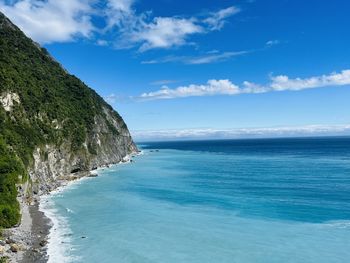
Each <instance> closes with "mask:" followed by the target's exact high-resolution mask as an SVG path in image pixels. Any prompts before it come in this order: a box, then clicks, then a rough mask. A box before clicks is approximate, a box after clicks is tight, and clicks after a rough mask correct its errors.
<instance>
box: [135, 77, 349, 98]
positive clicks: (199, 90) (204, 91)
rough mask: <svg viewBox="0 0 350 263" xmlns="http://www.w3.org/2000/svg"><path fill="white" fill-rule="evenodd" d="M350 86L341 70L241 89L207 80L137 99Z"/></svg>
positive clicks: (227, 82) (245, 84)
mask: <svg viewBox="0 0 350 263" xmlns="http://www.w3.org/2000/svg"><path fill="white" fill-rule="evenodd" d="M343 85H350V70H343V71H341V72H340V73H331V74H329V75H321V76H315V77H310V78H304V79H302V78H295V79H290V78H289V77H288V76H284V75H280V76H275V77H271V82H270V83H269V84H267V85H260V84H256V83H252V82H249V81H244V82H243V85H242V87H239V86H238V85H235V84H234V83H232V82H231V81H230V80H228V79H223V80H215V79H213V80H209V81H208V83H207V84H204V85H195V84H191V85H189V86H181V87H178V88H175V89H170V88H169V87H167V86H163V87H162V88H161V89H160V90H158V91H154V92H149V93H143V94H142V95H141V96H139V97H138V99H141V100H155V99H173V98H181V97H192V96H212V95H239V94H249V93H266V92H273V91H285V90H291V91H298V90H303V89H312V88H320V87H327V86H343Z"/></svg>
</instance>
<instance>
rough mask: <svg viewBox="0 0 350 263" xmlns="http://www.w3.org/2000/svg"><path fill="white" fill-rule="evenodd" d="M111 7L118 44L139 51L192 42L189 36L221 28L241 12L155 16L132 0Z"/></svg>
mask: <svg viewBox="0 0 350 263" xmlns="http://www.w3.org/2000/svg"><path fill="white" fill-rule="evenodd" d="M114 1H115V0H114ZM114 1H113V2H114ZM108 6H109V8H110V10H108V12H107V15H108V21H109V23H108V25H109V26H108V27H109V29H111V30H114V29H117V31H118V32H119V38H118V41H117V42H116V47H117V48H132V47H136V48H138V50H139V51H140V52H144V51H147V50H150V49H168V48H172V47H178V46H183V45H188V44H192V42H191V41H190V40H189V37H190V36H192V35H195V34H208V33H210V32H212V31H215V30H220V29H221V28H222V27H223V26H224V24H225V21H226V19H227V18H228V17H230V16H232V15H234V14H237V13H238V12H239V11H240V10H239V9H238V8H236V7H233V6H232V7H228V8H225V9H221V10H218V11H217V12H212V13H209V14H207V15H206V16H205V17H200V16H190V17H185V16H172V17H152V16H151V12H143V13H137V12H136V11H135V10H134V9H133V8H132V1H127V4H126V5H122V8H121V7H120V6H119V5H117V6H116V5H115V4H113V5H112V4H109V5H108Z"/></svg>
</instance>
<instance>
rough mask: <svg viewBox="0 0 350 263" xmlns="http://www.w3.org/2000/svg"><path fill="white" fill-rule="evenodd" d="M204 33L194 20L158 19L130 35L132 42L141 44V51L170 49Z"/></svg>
mask: <svg viewBox="0 0 350 263" xmlns="http://www.w3.org/2000/svg"><path fill="white" fill-rule="evenodd" d="M201 32H203V28H202V27H201V26H199V25H197V24H195V21H194V20H192V19H184V18H175V17H156V18H154V20H153V21H152V22H151V23H149V24H144V26H143V27H142V28H141V29H139V30H137V31H134V32H131V33H130V39H129V40H130V41H131V42H134V43H141V46H140V48H139V50H140V51H146V50H149V49H153V48H170V47H175V46H182V45H184V44H186V43H187V37H188V36H189V35H193V34H197V33H201Z"/></svg>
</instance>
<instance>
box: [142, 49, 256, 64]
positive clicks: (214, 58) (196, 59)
mask: <svg viewBox="0 0 350 263" xmlns="http://www.w3.org/2000/svg"><path fill="white" fill-rule="evenodd" d="M249 52H251V51H235V52H234V51H230V52H219V51H216V52H212V51H211V52H209V53H207V54H204V55H200V56H167V57H162V58H158V59H152V60H145V61H142V62H141V64H163V63H169V62H178V63H183V64H188V65H200V64H210V63H216V62H223V61H227V60H229V59H231V58H233V57H237V56H242V55H245V54H247V53H249Z"/></svg>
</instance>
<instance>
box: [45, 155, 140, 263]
mask: <svg viewBox="0 0 350 263" xmlns="http://www.w3.org/2000/svg"><path fill="white" fill-rule="evenodd" d="M133 155H141V153H135V154H133ZM124 159H125V160H127V162H125V160H124ZM130 160H131V155H127V156H126V157H124V158H123V161H121V162H119V164H115V165H111V166H109V167H110V168H112V167H116V166H117V165H120V164H126V163H130ZM106 168H107V167H99V168H97V169H96V170H94V171H90V173H92V174H95V175H101V171H104V170H105V169H106ZM110 168H108V169H110ZM92 179H94V178H93V177H81V178H79V179H78V180H75V181H67V182H65V183H63V184H62V186H60V187H58V188H57V189H55V190H53V191H52V192H51V193H50V194H49V195H44V196H41V197H40V204H39V210H40V211H42V212H43V213H44V214H45V216H46V217H48V218H49V219H50V220H51V224H52V226H51V228H50V232H49V235H48V245H47V255H48V263H57V262H60V263H70V262H75V261H76V260H78V259H79V258H77V257H76V256H73V255H72V254H71V253H70V252H71V251H74V250H75V248H74V247H73V246H72V244H71V236H72V231H71V229H70V226H69V223H68V220H67V218H66V217H64V216H62V215H60V213H59V211H58V210H57V209H56V208H55V203H54V201H53V199H52V198H53V197H61V196H62V193H63V192H64V191H67V190H71V189H74V188H75V187H77V186H78V185H80V184H81V183H82V182H83V181H85V180H92ZM65 209H66V211H67V212H68V213H74V211H72V210H71V209H69V208H65Z"/></svg>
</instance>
